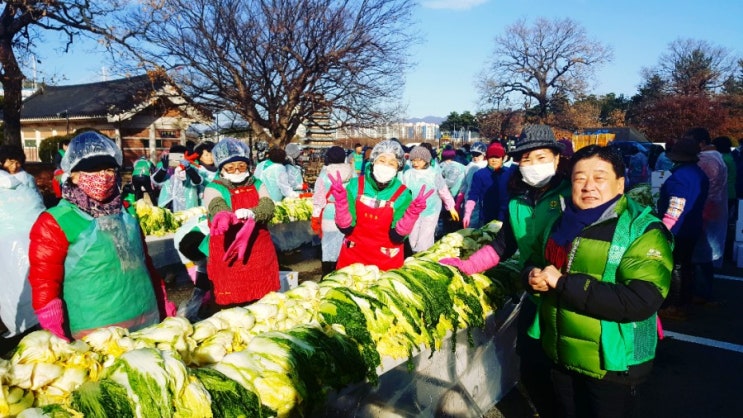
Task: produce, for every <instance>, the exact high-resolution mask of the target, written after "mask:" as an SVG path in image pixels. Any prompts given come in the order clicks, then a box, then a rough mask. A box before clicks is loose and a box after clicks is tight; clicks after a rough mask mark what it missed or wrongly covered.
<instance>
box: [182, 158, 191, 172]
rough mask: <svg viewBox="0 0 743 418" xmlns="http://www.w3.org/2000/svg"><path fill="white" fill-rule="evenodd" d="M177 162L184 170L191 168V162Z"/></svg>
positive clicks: (184, 160)
mask: <svg viewBox="0 0 743 418" xmlns="http://www.w3.org/2000/svg"><path fill="white" fill-rule="evenodd" d="M179 162H180V163H181V167H183V168H184V169H186V168H188V167H191V161H188V160H187V159H185V158H184V159H182V160H180V161H179Z"/></svg>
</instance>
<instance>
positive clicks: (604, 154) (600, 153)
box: [570, 145, 625, 177]
mask: <svg viewBox="0 0 743 418" xmlns="http://www.w3.org/2000/svg"><path fill="white" fill-rule="evenodd" d="M593 157H598V158H599V159H601V160H604V161H606V162H607V163H609V164H611V166H612V168H613V169H614V173H615V174H616V175H617V177H624V173H625V166H624V159H623V158H622V153H621V152H619V150H618V149H616V148H615V147H608V146H601V145H589V146H587V147H583V148H581V149H579V150H578V151H576V152H575V154H573V157H572V158H571V159H570V163H571V164H572V166H573V167H575V164H577V163H578V161H580V160H586V159H588V158H593ZM571 172H572V169H571Z"/></svg>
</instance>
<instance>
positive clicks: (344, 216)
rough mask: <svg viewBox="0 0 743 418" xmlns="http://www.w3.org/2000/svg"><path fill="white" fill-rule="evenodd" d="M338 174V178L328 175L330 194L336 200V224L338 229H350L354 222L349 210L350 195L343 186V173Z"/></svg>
mask: <svg viewBox="0 0 743 418" xmlns="http://www.w3.org/2000/svg"><path fill="white" fill-rule="evenodd" d="M337 174H338V177H333V175H332V174H328V178H329V179H330V194H331V195H333V199H335V224H336V225H337V226H338V228H348V227H349V226H351V222H352V219H351V212H350V211H349V210H348V193H346V187H345V186H343V179H342V177H341V173H337Z"/></svg>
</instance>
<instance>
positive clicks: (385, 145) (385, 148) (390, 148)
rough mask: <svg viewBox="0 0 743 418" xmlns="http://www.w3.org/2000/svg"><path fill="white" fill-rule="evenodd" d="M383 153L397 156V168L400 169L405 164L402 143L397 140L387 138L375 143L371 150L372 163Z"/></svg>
mask: <svg viewBox="0 0 743 418" xmlns="http://www.w3.org/2000/svg"><path fill="white" fill-rule="evenodd" d="M384 153H391V154H393V155H394V156H395V158H397V169H398V170H402V168H403V166H404V165H405V162H404V161H403V157H404V156H405V153H404V152H403V150H402V145H400V143H399V142H397V141H395V140H392V139H387V140H384V141H382V142H380V143H378V144H377V145H375V146H374V148H372V152H371V160H372V164H373V163H374V161H376V160H377V157H379V156H380V155H381V154H384Z"/></svg>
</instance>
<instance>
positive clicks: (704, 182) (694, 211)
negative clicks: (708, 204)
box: [658, 163, 709, 238]
mask: <svg viewBox="0 0 743 418" xmlns="http://www.w3.org/2000/svg"><path fill="white" fill-rule="evenodd" d="M708 190H709V180H708V179H707V175H706V174H704V171H702V169H701V168H699V166H698V165H697V164H693V163H692V164H682V165H680V166H678V167H676V168H674V169H672V170H671V177H669V178H668V180H666V181H665V182H664V183H663V186H661V188H660V197H659V198H658V216H660V217H661V218H662V217H663V215H664V214H665V213H666V211H667V210H668V206H669V204H670V202H671V198H677V199H684V204H683V210H682V211H681V215H680V216H679V218H678V220H677V221H676V224H675V225H673V228H671V232H672V233H673V236H674V237H676V238H684V237H697V236H699V234H700V233H701V231H702V210H703V209H704V202H705V201H706V200H707V193H708Z"/></svg>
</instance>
